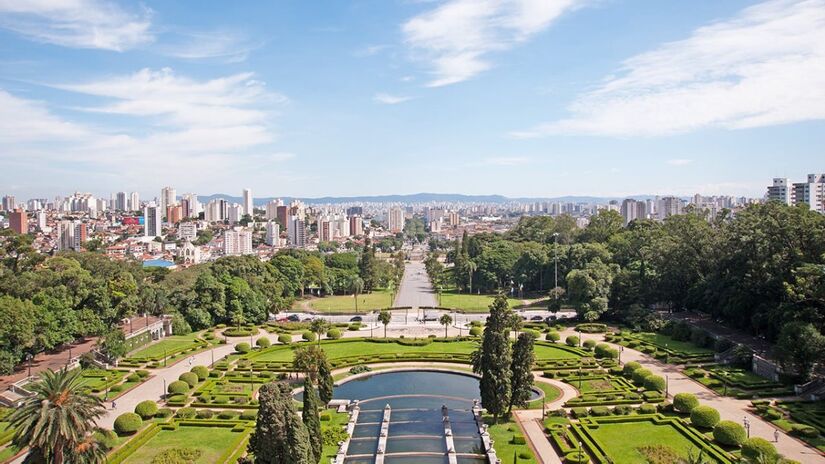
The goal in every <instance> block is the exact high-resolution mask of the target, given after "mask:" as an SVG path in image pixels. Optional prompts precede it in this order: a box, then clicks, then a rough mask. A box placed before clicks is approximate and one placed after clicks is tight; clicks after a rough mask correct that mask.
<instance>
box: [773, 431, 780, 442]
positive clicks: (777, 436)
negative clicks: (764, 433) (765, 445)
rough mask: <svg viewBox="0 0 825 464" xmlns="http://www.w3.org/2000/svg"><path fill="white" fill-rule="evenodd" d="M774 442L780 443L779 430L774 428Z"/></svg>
mask: <svg viewBox="0 0 825 464" xmlns="http://www.w3.org/2000/svg"><path fill="white" fill-rule="evenodd" d="M773 442H774V443H779V430H776V429H774V431H773Z"/></svg>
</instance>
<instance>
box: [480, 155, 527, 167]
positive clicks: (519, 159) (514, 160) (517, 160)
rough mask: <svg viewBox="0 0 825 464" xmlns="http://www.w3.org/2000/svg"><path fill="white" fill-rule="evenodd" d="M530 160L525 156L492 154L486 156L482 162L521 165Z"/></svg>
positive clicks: (497, 164) (499, 164) (494, 164)
mask: <svg viewBox="0 0 825 464" xmlns="http://www.w3.org/2000/svg"><path fill="white" fill-rule="evenodd" d="M529 162H530V158H527V157H525V156H494V157H491V158H486V159H485V160H484V164H486V165H491V166H521V165H524V164H527V163H529Z"/></svg>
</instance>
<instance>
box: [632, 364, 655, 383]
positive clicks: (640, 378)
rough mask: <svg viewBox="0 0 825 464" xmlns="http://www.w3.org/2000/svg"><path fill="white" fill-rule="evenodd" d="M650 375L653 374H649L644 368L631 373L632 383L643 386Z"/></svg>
mask: <svg viewBox="0 0 825 464" xmlns="http://www.w3.org/2000/svg"><path fill="white" fill-rule="evenodd" d="M651 375H653V372H650V370H648V369H645V368H644V367H643V368H641V369H636V370H635V371H633V376H632V377H633V382H634V383H635V384H636V385H644V383H645V379H646V378H648V377H650V376H651Z"/></svg>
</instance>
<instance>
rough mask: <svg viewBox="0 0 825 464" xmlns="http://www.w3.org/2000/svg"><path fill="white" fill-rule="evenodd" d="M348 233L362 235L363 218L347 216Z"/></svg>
mask: <svg viewBox="0 0 825 464" xmlns="http://www.w3.org/2000/svg"><path fill="white" fill-rule="evenodd" d="M349 234H350V235H364V220H363V219H361V216H350V218H349Z"/></svg>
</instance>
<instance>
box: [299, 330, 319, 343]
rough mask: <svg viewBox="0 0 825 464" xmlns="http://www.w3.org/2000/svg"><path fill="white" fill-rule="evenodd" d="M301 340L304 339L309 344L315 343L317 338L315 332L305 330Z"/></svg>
mask: <svg viewBox="0 0 825 464" xmlns="http://www.w3.org/2000/svg"><path fill="white" fill-rule="evenodd" d="M301 338H303V339H304V340H306V341H308V342H314V341H315V338H316V336H315V332H310V331H309V330H304V331H303V332H301Z"/></svg>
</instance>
